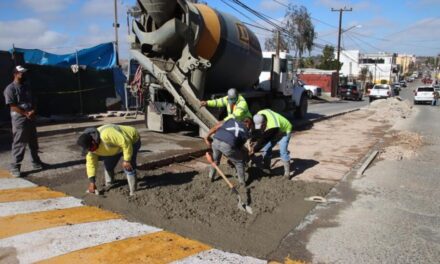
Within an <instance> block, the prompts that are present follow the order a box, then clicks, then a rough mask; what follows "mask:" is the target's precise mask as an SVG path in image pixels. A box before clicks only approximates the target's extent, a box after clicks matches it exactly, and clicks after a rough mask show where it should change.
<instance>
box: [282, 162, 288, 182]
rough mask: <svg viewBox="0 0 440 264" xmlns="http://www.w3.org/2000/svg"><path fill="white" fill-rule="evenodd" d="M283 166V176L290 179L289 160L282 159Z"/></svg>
mask: <svg viewBox="0 0 440 264" xmlns="http://www.w3.org/2000/svg"><path fill="white" fill-rule="evenodd" d="M283 167H284V175H283V176H284V178H286V179H288V180H289V179H290V161H285V160H283Z"/></svg>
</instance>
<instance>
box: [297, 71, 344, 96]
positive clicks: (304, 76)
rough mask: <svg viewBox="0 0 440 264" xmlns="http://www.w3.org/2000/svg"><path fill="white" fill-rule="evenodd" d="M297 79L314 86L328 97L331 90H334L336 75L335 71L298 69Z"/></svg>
mask: <svg viewBox="0 0 440 264" xmlns="http://www.w3.org/2000/svg"><path fill="white" fill-rule="evenodd" d="M300 72H301V74H300V76H299V78H300V79H301V80H302V81H303V82H304V83H305V84H309V85H316V86H318V87H320V88H321V89H322V93H324V94H328V95H330V94H331V92H332V89H336V86H337V81H338V79H337V78H336V77H337V76H338V75H337V73H336V71H333V70H330V71H327V70H320V69H310V68H305V69H300Z"/></svg>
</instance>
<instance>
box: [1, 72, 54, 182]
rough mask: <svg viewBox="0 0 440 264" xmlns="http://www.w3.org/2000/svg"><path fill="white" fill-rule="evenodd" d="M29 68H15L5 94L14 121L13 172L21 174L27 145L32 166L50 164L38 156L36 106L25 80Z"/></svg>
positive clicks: (43, 166) (41, 166) (38, 167)
mask: <svg viewBox="0 0 440 264" xmlns="http://www.w3.org/2000/svg"><path fill="white" fill-rule="evenodd" d="M26 72H27V69H26V68H24V67H23V66H20V65H18V66H16V67H15V68H14V81H13V82H12V83H11V84H9V85H8V86H7V87H6V88H5V90H4V92H3V94H4V96H5V103H6V105H9V108H10V111H11V123H12V137H13V139H12V149H11V153H12V163H11V170H10V172H11V174H12V176H14V177H20V176H21V172H20V170H21V162H22V161H23V158H24V153H25V150H26V146H27V145H29V150H30V153H31V159H32V168H33V169H34V170H41V169H44V168H47V167H48V165H47V164H46V163H43V162H42V161H41V160H40V157H39V156H38V138H37V129H36V126H35V108H34V104H33V100H32V95H31V91H30V88H29V86H28V85H27V84H26V82H25V78H26Z"/></svg>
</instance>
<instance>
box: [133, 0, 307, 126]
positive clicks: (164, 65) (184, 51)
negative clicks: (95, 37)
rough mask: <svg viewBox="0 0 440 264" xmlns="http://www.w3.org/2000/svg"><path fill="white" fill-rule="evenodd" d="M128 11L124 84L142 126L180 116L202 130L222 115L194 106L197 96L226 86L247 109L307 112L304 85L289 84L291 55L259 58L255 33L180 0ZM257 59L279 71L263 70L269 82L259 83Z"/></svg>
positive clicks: (144, 2)
mask: <svg viewBox="0 0 440 264" xmlns="http://www.w3.org/2000/svg"><path fill="white" fill-rule="evenodd" d="M130 14H131V17H132V22H131V27H130V31H131V32H130V35H129V42H130V56H131V63H130V67H131V70H130V71H131V72H133V75H132V76H131V77H130V78H129V79H130V80H129V81H130V84H131V85H130V87H129V88H130V89H132V92H137V93H140V94H141V95H142V97H143V98H144V101H145V105H146V107H145V120H146V122H145V123H146V125H147V127H148V128H149V129H151V130H155V131H166V130H167V129H168V127H170V126H171V125H172V124H176V122H177V123H178V122H182V121H183V122H192V123H195V124H197V125H198V126H199V130H200V134H203V133H204V132H206V131H207V130H208V129H209V128H210V127H212V126H213V125H214V124H215V123H216V122H217V120H219V119H221V118H222V116H221V114H222V113H219V112H215V111H212V109H210V110H208V109H206V108H205V107H201V105H200V100H206V99H212V98H217V97H220V96H224V95H225V94H226V91H227V90H228V89H229V88H236V89H237V90H238V91H239V92H240V94H242V95H243V96H244V97H245V98H246V100H247V102H248V105H249V108H250V110H251V112H252V113H256V112H257V111H258V110H259V109H262V108H272V109H273V110H275V111H279V112H288V111H294V113H295V116H296V117H299V118H302V117H303V116H304V115H305V113H306V112H307V95H306V92H305V91H304V88H303V87H301V86H297V87H295V88H294V87H293V83H292V78H291V77H292V72H293V67H292V65H293V64H292V63H291V60H288V59H286V58H284V59H282V60H275V61H274V59H273V57H276V56H272V57H269V58H265V59H264V61H263V56H262V52H261V47H260V44H259V41H258V39H257V37H256V36H255V34H254V33H253V32H252V31H251V30H249V28H248V27H246V26H245V25H244V24H243V23H242V22H241V21H239V20H238V19H237V18H235V17H233V16H231V15H229V14H226V13H223V12H220V11H218V10H215V9H213V8H211V7H209V6H207V5H203V4H193V3H191V2H187V1H184V0H138V1H137V6H136V7H135V8H133V9H132V10H131V11H130ZM263 64H265V65H264V67H265V69H272V68H277V69H278V70H279V71H278V72H277V71H271V74H270V77H269V78H268V79H270V80H275V81H271V84H272V85H260V81H259V77H260V73H261V72H262V69H263ZM277 65H278V66H277ZM136 66H138V67H137V70H134V68H133V67H136ZM283 76H284V77H283ZM280 77H281V78H280ZM278 80H279V81H278Z"/></svg>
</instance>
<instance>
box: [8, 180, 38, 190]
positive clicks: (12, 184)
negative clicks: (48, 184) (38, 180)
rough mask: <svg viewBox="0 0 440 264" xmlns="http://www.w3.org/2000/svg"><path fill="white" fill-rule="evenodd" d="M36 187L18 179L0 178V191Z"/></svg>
mask: <svg viewBox="0 0 440 264" xmlns="http://www.w3.org/2000/svg"><path fill="white" fill-rule="evenodd" d="M35 186H37V185H35V184H33V183H32V182H30V181H27V180H23V179H20V178H2V179H0V190H7V189H16V188H26V187H35Z"/></svg>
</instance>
